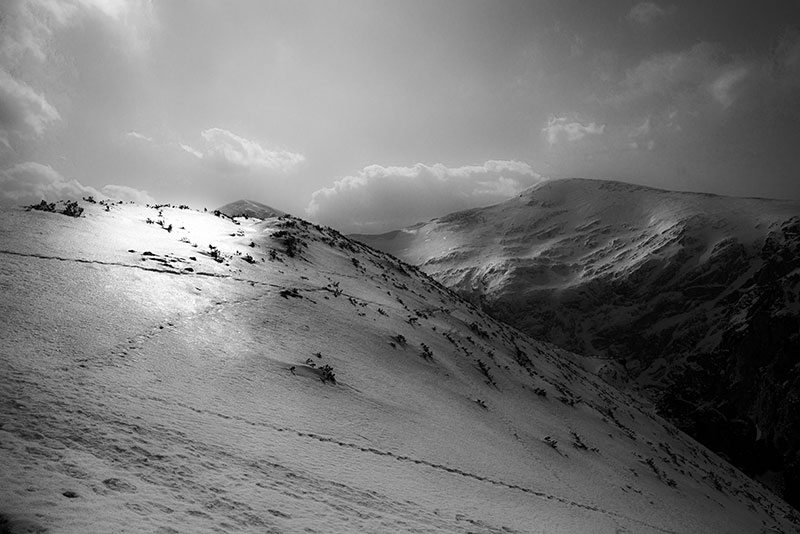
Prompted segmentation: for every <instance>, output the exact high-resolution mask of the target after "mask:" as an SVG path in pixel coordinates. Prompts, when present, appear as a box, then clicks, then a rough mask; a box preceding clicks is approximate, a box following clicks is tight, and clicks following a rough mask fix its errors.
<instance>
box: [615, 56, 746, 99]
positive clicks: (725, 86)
mask: <svg viewBox="0 0 800 534" xmlns="http://www.w3.org/2000/svg"><path fill="white" fill-rule="evenodd" d="M755 67H756V65H755V64H754V63H753V62H752V61H749V62H748V61H744V60H741V59H736V58H732V57H731V56H730V55H729V54H727V53H726V51H725V50H724V49H723V48H722V47H721V46H720V45H717V44H712V43H707V42H701V43H697V44H696V45H694V46H692V47H691V48H689V49H686V50H682V51H680V52H670V53H662V54H655V55H653V56H650V57H648V58H647V59H645V60H643V61H641V62H640V63H639V64H638V65H636V67H634V68H633V69H630V70H628V71H627V73H626V75H625V78H624V80H623V81H622V90H621V91H620V93H619V94H617V95H616V96H615V97H614V98H613V99H612V101H614V102H615V103H616V104H617V105H630V104H632V103H633V104H636V103H638V104H641V105H644V106H645V107H650V108H653V107H655V106H660V107H668V106H670V105H673V104H675V103H677V102H680V103H682V106H683V107H685V108H688V109H687V111H689V112H692V113H695V112H697V111H699V110H700V109H701V107H703V106H707V105H708V103H709V102H710V103H712V104H715V105H717V106H721V107H722V108H723V109H726V108H728V107H730V106H731V105H733V104H734V103H735V102H736V101H737V100H738V98H739V95H740V91H739V90H740V89H741V88H742V86H743V85H744V84H745V83H746V82H747V81H748V80H750V79H751V78H752V74H753V73H754V72H755V71H756V70H757V69H756V68H755Z"/></svg>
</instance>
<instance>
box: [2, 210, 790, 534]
mask: <svg viewBox="0 0 800 534" xmlns="http://www.w3.org/2000/svg"><path fill="white" fill-rule="evenodd" d="M82 206H83V207H84V208H85V210H86V211H85V212H84V214H83V216H82V217H80V218H72V217H67V216H65V215H61V214H58V213H44V212H38V211H30V212H27V211H23V210H20V209H15V210H9V211H4V212H2V213H1V214H0V256H2V263H0V287H2V288H3V289H2V290H3V296H2V297H3V298H2V299H0V332H2V339H3V343H2V345H0V403H1V404H0V405H2V419H0V425H1V426H0V466H2V469H0V477H2V478H1V479H0V516H1V517H2V519H0V529H2V530H3V531H9V532H67V533H69V532H81V533H85V532H161V533H167V532H212V531H213V532H243V531H247V532H301V531H307V532H412V531H413V532H463V533H466V532H486V533H494V532H496V533H499V532H531V533H548V534H551V533H560V532H563V533H576V532H592V533H604V532H607V533H614V534H616V533H623V532H628V533H651V532H652V533H660V532H667V533H695V532H708V533H734V532H736V533H741V532H753V533H766V532H787V533H788V532H795V531H797V529H798V519H797V518H796V517H795V516H794V515H793V512H792V511H791V508H790V507H788V506H787V505H786V504H785V503H783V502H782V501H780V500H778V499H776V498H775V497H773V496H772V494H771V493H769V492H768V491H766V490H765V489H763V488H762V487H760V486H759V485H757V484H755V483H753V482H752V481H750V480H749V479H748V478H746V477H745V476H743V475H742V474H741V473H739V472H738V471H736V470H735V469H733V468H732V467H731V466H730V465H728V464H727V463H725V462H724V461H722V460H721V459H719V458H718V457H716V456H715V455H714V454H713V453H711V452H709V451H708V450H706V449H705V448H703V447H702V446H700V445H698V444H697V443H695V442H694V441H692V440H691V439H690V438H688V437H687V436H685V435H683V434H682V433H680V432H679V431H677V430H675V429H674V428H673V427H671V426H669V425H668V424H666V423H664V422H663V421H662V420H661V419H659V418H658V417H656V416H654V415H652V414H651V413H649V412H648V411H647V410H644V409H642V408H641V407H639V406H638V405H637V403H636V402H635V401H633V400H632V399H630V398H628V397H626V396H624V395H622V394H620V393H618V392H617V391H615V390H613V389H612V388H610V387H609V386H608V385H606V384H605V383H603V382H601V381H599V380H598V379H596V378H595V377H594V376H593V375H591V374H590V373H587V372H585V371H584V370H582V369H580V368H579V367H578V366H577V365H576V364H575V363H574V361H576V360H577V358H576V357H574V356H573V355H571V354H569V353H567V352H565V351H563V350H560V349H557V348H555V347H553V346H550V345H547V344H544V343H540V342H536V341H534V340H532V339H530V338H528V337H526V336H525V335H523V334H521V333H519V332H518V331H516V330H514V329H512V328H510V327H507V326H505V325H503V324H501V323H498V322H496V321H494V320H492V319H490V318H489V317H487V316H486V315H484V314H483V313H481V312H479V311H478V310H476V309H475V308H473V307H472V306H470V305H469V304H467V303H466V302H464V301H462V300H460V299H459V298H458V297H456V296H454V295H453V294H452V293H450V292H449V291H447V290H445V289H443V288H442V287H440V286H438V285H437V284H436V283H435V282H433V281H432V280H431V279H429V278H428V277H426V276H424V275H422V274H421V273H419V272H417V271H416V270H414V269H412V268H409V267H408V266H404V265H403V264H401V263H399V262H397V261H396V260H394V259H392V258H390V257H389V256H387V255H385V254H383V253H378V252H375V251H372V250H371V249H368V248H366V247H364V246H362V245H359V244H355V243H353V242H351V241H349V240H348V239H346V238H343V237H342V236H341V235H339V234H338V233H336V232H335V231H333V230H330V229H325V228H319V227H314V226H312V225H309V224H308V223H305V222H304V221H301V220H298V219H293V218H282V219H270V220H266V221H256V220H253V219H248V220H244V219H240V220H237V221H232V220H230V219H228V218H225V217H215V216H214V215H212V214H204V213H199V212H196V211H192V210H186V209H176V208H170V207H162V208H147V207H143V206H138V205H132V204H115V205H109V206H108V207H107V209H109V211H105V209H106V207H105V206H102V205H95V204H82ZM148 220H150V221H152V223H150V224H148V222H147V221H148ZM168 228H171V230H170V231H168V230H167V229H168ZM325 366H330V369H331V370H332V372H333V373H335V382H334V381H332V380H327V381H323V380H322V379H321V378H323V377H325V376H326V375H325V374H324V373H323V372H322V371H321V369H323V368H325ZM327 376H328V377H330V375H327Z"/></svg>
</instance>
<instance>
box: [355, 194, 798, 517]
mask: <svg viewBox="0 0 800 534" xmlns="http://www.w3.org/2000/svg"><path fill="white" fill-rule="evenodd" d="M357 239H359V240H361V241H364V242H366V243H369V244H372V245H373V246H376V247H378V248H381V249H382V250H386V251H389V252H391V253H393V254H395V255H396V256H399V257H400V258H402V259H404V260H406V261H408V262H411V263H413V264H417V265H420V266H421V268H422V269H423V270H424V271H426V272H427V273H429V274H431V275H432V276H434V277H435V278H436V279H437V280H439V281H440V282H442V283H444V284H445V285H447V286H449V287H452V288H454V289H455V290H457V291H458V292H459V293H460V294H462V295H464V296H465V297H467V298H469V299H470V300H472V301H473V302H476V303H481V304H482V305H484V306H485V307H486V309H489V310H491V312H492V313H493V315H495V316H496V317H499V318H501V319H503V320H505V321H507V322H509V323H511V324H513V325H515V326H517V327H518V328H520V329H522V330H524V331H525V332H527V333H529V334H531V335H533V336H534V337H536V338H539V339H546V340H548V341H551V342H553V343H556V344H558V345H559V346H562V347H565V348H567V349H569V350H572V351H574V352H577V353H580V354H585V355H589V356H593V357H596V358H598V359H597V360H596V367H597V368H598V372H599V373H600V374H601V375H602V376H604V377H605V378H606V379H607V380H609V381H612V382H616V383H618V384H623V385H624V384H630V381H631V380H633V381H635V382H634V383H635V384H636V385H638V386H639V387H641V388H645V391H646V392H647V393H648V394H649V395H650V396H651V398H653V400H654V401H655V402H657V403H658V406H659V409H660V410H661V411H662V413H663V414H666V415H668V416H669V417H670V418H671V419H672V420H673V421H674V422H676V423H678V424H679V425H680V426H681V427H682V428H684V429H685V430H687V431H689V432H690V433H692V434H693V435H694V436H695V437H697V438H699V439H701V440H702V441H703V442H704V443H706V444H707V445H709V446H710V447H712V448H714V449H715V450H717V451H719V452H722V453H724V454H726V455H728V457H729V458H731V459H732V460H733V461H734V462H736V463H737V465H740V466H741V467H742V468H744V469H746V470H747V471H748V472H749V473H751V474H752V475H754V476H756V475H757V476H763V477H765V480H767V479H768V478H769V479H771V482H772V483H773V487H774V488H775V489H776V490H777V491H779V492H783V493H784V495H786V496H787V498H790V499H792V502H795V503H796V504H800V462H798V461H797V458H798V457H799V456H798V454H800V440H798V439H797V436H798V435H800V410H798V405H797V404H796V403H795V400H794V399H798V398H800V366H798V365H797V364H798V363H800V360H798V359H797V358H798V356H797V355H798V354H800V299H799V298H798V294H800V202H788V201H774V200H765V199H741V198H728V197H721V196H714V195H704V194H696V193H677V192H669V191H662V190H657V189H651V188H645V187H640V186H634V185H630V184H623V183H618V182H604V181H599V180H583V179H572V180H559V181H551V182H544V183H542V184H540V185H538V186H536V187H534V188H532V189H530V190H528V191H526V192H524V193H523V194H521V195H520V196H519V197H517V198H514V199H512V200H510V201H508V202H505V203H502V204H499V205H496V206H492V207H488V208H482V209H474V210H470V211H465V212H459V213H454V214H452V215H449V216H446V217H442V218H440V219H435V220H433V221H430V222H428V223H424V224H419V225H416V226H414V227H411V228H408V229H404V230H400V231H397V232H393V233H390V234H385V235H383V236H357Z"/></svg>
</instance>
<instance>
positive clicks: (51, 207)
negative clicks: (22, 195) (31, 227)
mask: <svg viewBox="0 0 800 534" xmlns="http://www.w3.org/2000/svg"><path fill="white" fill-rule="evenodd" d="M26 209H27V210H28V211H30V210H37V211H52V212H54V211H56V205H55V204H54V203H53V202H50V203H49V204H48V203H47V201H45V200H42V201H41V202H39V203H38V204H31V205H30V206H28V207H27V208H26Z"/></svg>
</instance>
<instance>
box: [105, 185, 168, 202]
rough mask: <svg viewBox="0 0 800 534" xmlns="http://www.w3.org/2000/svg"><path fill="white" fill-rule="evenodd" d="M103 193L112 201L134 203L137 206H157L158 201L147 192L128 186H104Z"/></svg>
mask: <svg viewBox="0 0 800 534" xmlns="http://www.w3.org/2000/svg"><path fill="white" fill-rule="evenodd" d="M101 191H102V193H103V194H104V195H105V196H106V197H108V198H110V199H111V200H122V201H124V202H128V201H133V202H136V203H137V204H155V203H156V201H155V200H154V199H153V197H151V196H150V195H149V194H148V193H147V191H140V190H139V189H134V188H133V187H128V186H127V185H104V186H103V187H102V189H101Z"/></svg>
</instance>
